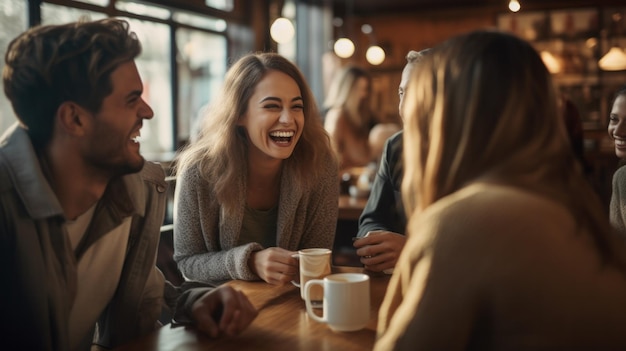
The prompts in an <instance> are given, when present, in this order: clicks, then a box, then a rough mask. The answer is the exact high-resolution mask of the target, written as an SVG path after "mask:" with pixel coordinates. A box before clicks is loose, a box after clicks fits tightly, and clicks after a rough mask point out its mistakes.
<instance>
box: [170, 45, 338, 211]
mask: <svg viewBox="0 0 626 351" xmlns="http://www.w3.org/2000/svg"><path fill="white" fill-rule="evenodd" d="M271 70H275V71H280V72H283V73H285V74H287V75H288V76H290V77H291V78H293V79H294V80H295V82H296V83H297V84H298V87H299V88H300V94H301V96H302V100H303V105H304V111H303V112H304V127H303V131H302V136H301V137H300V140H299V141H298V144H297V145H296V147H295V149H294V151H293V154H292V155H291V157H289V158H288V159H286V160H285V161H284V162H283V172H286V173H287V174H289V175H290V176H293V177H294V179H296V180H297V181H298V182H299V183H300V186H302V187H303V188H304V189H307V188H310V187H311V186H312V184H313V182H314V180H315V179H316V178H317V177H318V176H319V175H320V172H322V170H323V169H324V168H325V167H324V166H323V164H324V162H327V161H328V159H329V157H334V156H333V153H332V151H331V148H330V139H329V137H328V135H327V133H326V131H325V130H324V127H323V126H322V122H321V118H320V115H319V112H318V109H317V105H316V102H315V98H314V97H313V93H312V92H311V90H310V89H309V87H308V85H307V83H306V81H305V79H304V77H303V76H302V73H301V72H300V70H299V69H298V68H297V67H296V66H295V65H294V64H293V63H291V62H290V61H289V60H287V59H285V58H284V57H282V56H280V55H278V54H274V53H255V54H248V55H246V56H244V57H242V58H240V59H239V60H238V61H237V62H235V64H234V65H233V66H232V67H231V68H230V69H229V70H228V72H227V74H226V78H225V80H224V84H223V87H222V90H221V92H220V93H219V96H217V98H216V99H215V100H214V101H213V102H212V104H211V105H210V106H209V108H208V109H207V111H206V113H205V114H204V115H203V116H202V118H203V120H202V122H201V125H200V130H199V133H198V136H197V138H196V139H195V140H194V141H193V142H192V143H191V144H190V145H188V146H187V147H186V148H185V149H184V150H183V151H182V152H181V153H180V154H179V155H178V157H177V159H176V173H178V174H180V173H182V172H184V171H185V170H186V169H188V168H190V167H198V169H199V170H200V174H201V176H202V177H203V178H204V179H205V180H207V181H208V182H211V183H213V184H214V188H215V192H216V196H217V199H218V201H219V202H220V204H221V205H222V206H223V207H224V209H225V210H226V212H227V213H230V212H231V211H233V210H234V209H235V208H236V206H237V205H238V203H237V199H236V197H234V196H232V189H236V188H237V187H238V186H239V185H238V184H236V181H237V179H240V178H241V177H238V176H237V175H238V174H246V172H247V160H248V140H247V137H246V134H245V132H244V131H243V130H242V129H241V127H240V126H238V122H239V120H240V118H241V117H242V116H243V115H244V114H245V113H246V111H247V108H248V101H249V100H250V98H251V96H252V94H253V93H254V89H255V88H256V86H257V84H258V83H259V82H260V81H261V79H263V77H265V75H266V73H267V72H268V71H271Z"/></svg>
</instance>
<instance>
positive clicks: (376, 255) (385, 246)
mask: <svg viewBox="0 0 626 351" xmlns="http://www.w3.org/2000/svg"><path fill="white" fill-rule="evenodd" d="M405 243H406V237H405V236H404V235H402V234H398V233H393V232H389V231H384V230H376V231H371V232H368V233H367V234H366V235H365V236H364V237H362V238H357V239H356V240H355V241H354V244H353V246H354V247H355V248H356V249H357V250H356V254H357V255H359V256H360V257H361V263H363V265H364V267H365V269H367V270H370V271H373V272H381V271H384V272H385V273H387V274H390V273H391V272H393V268H394V267H395V265H396V262H398V258H399V257H400V253H401V252H402V249H403V248H404V244H405Z"/></svg>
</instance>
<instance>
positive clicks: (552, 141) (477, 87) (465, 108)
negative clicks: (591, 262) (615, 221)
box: [402, 30, 615, 260]
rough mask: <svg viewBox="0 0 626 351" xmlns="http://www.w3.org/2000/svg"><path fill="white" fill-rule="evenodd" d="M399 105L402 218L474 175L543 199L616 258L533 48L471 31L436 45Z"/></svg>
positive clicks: (606, 255) (594, 196)
mask: <svg viewBox="0 0 626 351" xmlns="http://www.w3.org/2000/svg"><path fill="white" fill-rule="evenodd" d="M409 87H410V88H409V89H408V90H407V96H405V99H406V102H405V107H404V111H403V112H404V116H406V117H405V125H404V129H405V135H404V143H405V145H404V164H405V176H404V180H403V183H402V194H403V201H404V205H405V208H406V211H407V218H410V217H411V215H413V214H415V213H420V212H421V211H423V210H424V209H426V208H427V207H429V206H430V205H431V204H433V203H434V202H436V201H437V200H439V199H441V198H442V197H444V196H446V195H449V194H451V193H453V192H455V191H457V190H459V189H461V188H462V187H464V186H465V185H467V184H468V183H471V182H472V181H475V180H478V179H479V178H489V179H495V180H496V181H498V182H500V183H504V184H509V185H512V186H516V187H519V188H523V189H526V190H529V191H532V192H534V193H537V194H539V195H541V196H545V197H547V198H550V199H552V200H554V201H556V202H558V203H560V204H562V205H563V206H565V207H566V208H568V209H569V211H570V212H571V213H572V215H573V216H574V218H576V220H577V221H578V223H579V226H580V227H582V228H586V229H588V230H589V232H590V233H592V235H593V239H594V241H595V243H596V245H597V247H598V248H599V250H600V251H601V252H602V254H603V257H604V258H607V259H611V260H612V259H615V254H614V252H612V249H611V245H610V241H612V240H613V238H609V236H610V235H611V236H612V232H611V230H610V226H609V223H608V218H607V216H606V215H605V214H604V211H603V207H602V204H601V202H600V200H599V198H598V196H597V194H596V193H595V192H594V190H593V189H592V188H591V186H590V185H589V184H588V182H587V180H586V179H585V177H584V175H583V171H582V167H581V165H580V164H579V162H578V161H577V159H576V157H575V155H574V153H573V151H572V148H571V146H570V144H569V140H568V137H567V134H566V131H565V126H564V122H563V118H562V116H560V115H559V109H558V107H557V97H556V93H555V90H554V86H553V82H552V79H551V77H550V74H549V72H548V71H547V69H546V67H545V65H544V64H543V62H542V60H541V58H540V57H539V55H538V54H537V52H536V51H535V50H534V49H533V48H532V47H531V46H530V45H529V44H528V43H527V42H524V41H523V40H521V39H518V38H516V37H514V36H512V35H509V34H505V33H500V32H497V31H489V30H483V31H477V32H472V33H468V34H464V35H461V36H457V37H454V38H452V39H450V40H448V41H447V42H445V43H443V44H441V45H440V46H439V47H437V48H435V49H434V50H433V51H432V53H431V54H430V55H427V56H426V57H425V58H424V60H423V61H422V62H421V63H420V64H419V65H418V66H416V68H415V70H414V71H413V72H412V76H411V80H410V82H409Z"/></svg>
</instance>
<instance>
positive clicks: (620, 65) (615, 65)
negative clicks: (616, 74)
mask: <svg viewBox="0 0 626 351" xmlns="http://www.w3.org/2000/svg"><path fill="white" fill-rule="evenodd" d="M598 66H600V68H601V69H602V70H604V71H622V70H626V53H625V52H624V50H623V49H621V48H619V47H617V46H614V47H612V48H611V49H610V50H609V52H607V53H606V55H604V56H602V58H601V59H600V61H598Z"/></svg>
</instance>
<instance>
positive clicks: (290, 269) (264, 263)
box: [248, 247, 298, 285]
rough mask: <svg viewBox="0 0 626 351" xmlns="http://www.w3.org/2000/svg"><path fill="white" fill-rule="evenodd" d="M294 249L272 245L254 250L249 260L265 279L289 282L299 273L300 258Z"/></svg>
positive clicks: (253, 268) (255, 271)
mask: <svg viewBox="0 0 626 351" xmlns="http://www.w3.org/2000/svg"><path fill="white" fill-rule="evenodd" d="M294 254H295V252H293V251H289V250H285V249H283V248H280V247H270V248H267V249H264V250H261V251H256V252H253V253H252V254H251V255H250V258H249V260H248V265H249V267H250V269H251V270H252V271H253V272H254V273H255V274H256V275H258V276H259V277H260V278H261V279H263V280H264V281H266V282H268V283H270V284H274V285H283V284H286V283H289V282H290V281H292V280H293V279H295V277H296V276H297V273H298V260H297V259H295V258H293V257H292V256H293V255H294Z"/></svg>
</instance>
